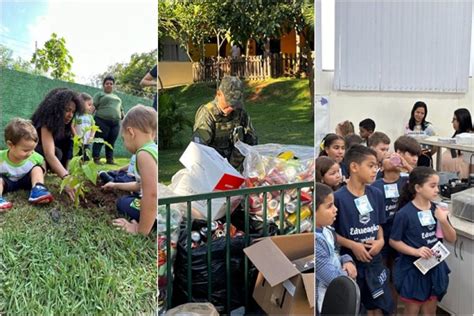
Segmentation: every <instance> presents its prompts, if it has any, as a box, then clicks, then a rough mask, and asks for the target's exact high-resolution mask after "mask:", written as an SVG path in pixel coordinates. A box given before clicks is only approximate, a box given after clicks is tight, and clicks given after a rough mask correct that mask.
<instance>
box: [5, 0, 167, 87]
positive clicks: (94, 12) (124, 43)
mask: <svg viewBox="0 0 474 316" xmlns="http://www.w3.org/2000/svg"><path fill="white" fill-rule="evenodd" d="M0 6H1V8H0V43H1V44H3V45H6V46H7V47H9V48H10V49H12V50H13V52H14V56H20V57H21V58H23V59H25V60H30V59H31V56H32V54H33V52H34V49H35V41H37V42H38V47H39V48H41V47H43V45H44V42H45V41H47V40H48V39H49V38H50V36H51V33H53V32H54V33H56V34H58V36H61V37H64V38H65V40H66V47H67V49H68V50H69V53H70V54H71V56H72V57H73V58H74V63H73V68H72V71H73V72H74V73H75V74H76V78H75V80H76V82H78V83H85V84H87V83H89V82H90V78H91V77H92V76H94V75H96V74H99V73H102V72H104V71H105V70H106V69H107V66H109V65H112V64H115V63H117V62H127V61H128V60H129V58H130V56H131V55H132V54H133V53H143V52H149V51H151V50H153V49H156V47H157V45H158V44H157V37H158V36H157V20H158V17H157V15H158V13H157V10H158V5H157V2H156V0H36V1H32V0H30V1H28V0H26V1H25V0H0Z"/></svg>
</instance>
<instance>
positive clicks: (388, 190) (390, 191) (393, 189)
mask: <svg viewBox="0 0 474 316" xmlns="http://www.w3.org/2000/svg"><path fill="white" fill-rule="evenodd" d="M383 189H384V191H385V198H387V199H393V198H397V197H399V196H400V194H399V193H398V187H397V184H396V183H392V184H384V186H383Z"/></svg>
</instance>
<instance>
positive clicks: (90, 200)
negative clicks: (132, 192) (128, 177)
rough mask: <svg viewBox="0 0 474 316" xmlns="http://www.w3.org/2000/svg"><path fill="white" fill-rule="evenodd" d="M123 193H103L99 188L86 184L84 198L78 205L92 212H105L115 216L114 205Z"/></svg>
mask: <svg viewBox="0 0 474 316" xmlns="http://www.w3.org/2000/svg"><path fill="white" fill-rule="evenodd" d="M120 193H121V194H120ZM123 193H124V192H120V191H104V190H102V189H101V187H100V186H95V185H93V184H91V183H88V184H87V192H86V194H85V196H86V198H85V200H84V201H81V203H80V205H81V207H83V208H85V209H87V210H90V211H92V212H100V213H104V211H106V212H107V213H109V214H112V215H116V214H117V208H116V206H115V203H116V201H117V199H118V198H119V197H120V196H121V195H123Z"/></svg>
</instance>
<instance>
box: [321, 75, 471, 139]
mask: <svg viewBox="0 0 474 316" xmlns="http://www.w3.org/2000/svg"><path fill="white" fill-rule="evenodd" d="M318 75H319V76H318V78H317V80H316V94H317V95H320V96H325V97H326V96H327V97H328V100H329V129H330V132H334V130H335V128H336V125H337V123H339V122H341V121H344V120H350V121H352V123H354V127H355V129H356V132H358V126H359V122H360V121H361V120H363V119H365V118H372V119H373V120H374V121H375V124H376V130H378V131H381V132H384V133H386V134H387V135H388V136H389V137H390V139H391V140H392V145H393V141H394V140H395V139H396V138H397V137H398V136H400V135H402V134H403V128H404V126H405V125H406V124H407V122H408V120H409V118H410V112H411V108H412V107H413V104H414V103H415V102H416V101H418V100H420V101H424V102H425V103H426V104H427V106H428V116H427V120H428V121H429V122H431V123H432V124H433V126H434V128H435V130H436V133H437V135H439V136H446V137H451V136H452V134H453V133H454V130H453V128H452V124H451V119H452V117H453V112H454V111H455V110H456V109H457V108H461V107H464V108H468V109H469V111H470V112H471V115H474V108H473V98H474V95H473V94H474V80H473V78H469V91H468V93H465V94H452V93H424V92H419V93H411V92H410V93H408V92H406V93H402V92H347V91H344V92H342V91H335V90H333V89H332V86H333V84H332V82H333V78H334V72H332V71H323V72H320V73H318ZM316 128H317V127H316Z"/></svg>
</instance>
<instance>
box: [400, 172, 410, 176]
mask: <svg viewBox="0 0 474 316" xmlns="http://www.w3.org/2000/svg"><path fill="white" fill-rule="evenodd" d="M409 176H410V174H409V173H408V172H400V177H409Z"/></svg>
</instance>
